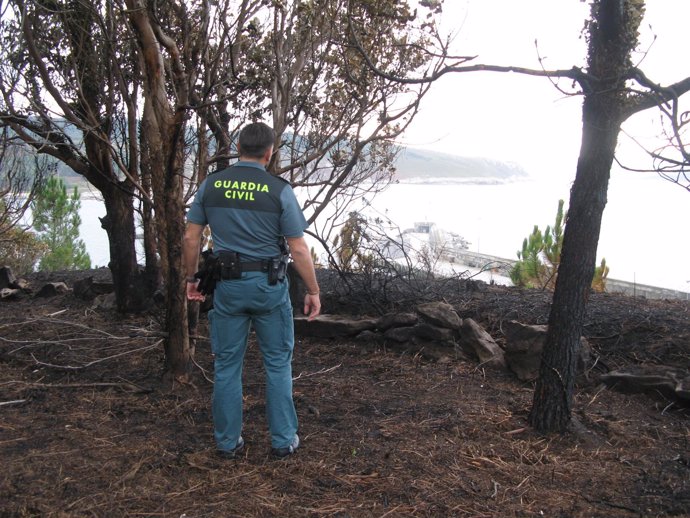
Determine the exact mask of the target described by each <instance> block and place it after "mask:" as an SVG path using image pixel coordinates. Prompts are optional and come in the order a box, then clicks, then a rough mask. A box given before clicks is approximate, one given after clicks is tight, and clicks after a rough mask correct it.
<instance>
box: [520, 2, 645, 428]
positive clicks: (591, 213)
mask: <svg viewBox="0 0 690 518" xmlns="http://www.w3.org/2000/svg"><path fill="white" fill-rule="evenodd" d="M643 11H644V2H642V1H639V0H623V1H621V0H600V1H597V2H593V4H592V19H591V22H590V25H589V51H588V77H589V79H590V80H591V82H587V83H584V84H583V85H582V86H583V87H584V89H585V100H584V104H583V110H582V121H583V126H582V144H581V147H580V156H579V159H578V162H577V173H576V177H575V182H574V183H573V187H572V189H571V193H570V206H569V208H568V217H567V221H566V226H565V232H564V236H563V250H562V252H561V263H560V266H559V269H558V279H557V281H556V287H555V291H554V296H553V303H552V306H551V313H550V315H549V329H548V333H547V337H546V343H545V346H544V351H543V354H542V363H541V368H540V371H539V378H538V380H537V384H536V387H535V392H534V399H533V406H532V410H531V412H530V423H531V424H532V426H533V427H534V428H535V429H537V430H539V431H543V432H563V431H565V430H566V429H567V427H568V425H569V423H570V419H571V412H572V402H573V392H574V386H575V373H576V370H575V369H576V363H577V356H578V352H579V347H580V336H581V334H582V328H583V324H584V318H585V307H586V303H587V296H588V293H589V291H590V287H591V283H592V278H593V276H594V269H595V267H596V255H597V245H598V243H599V232H600V229H601V220H602V216H603V212H604V207H605V206H606V192H607V189H608V183H609V175H610V171H611V164H612V163H613V158H614V153H615V148H616V142H617V140H618V134H619V132H620V126H621V124H622V122H623V117H622V113H623V112H624V109H625V106H626V103H627V92H626V89H625V81H626V78H627V77H628V76H629V72H630V69H631V63H630V55H631V52H632V50H633V49H634V48H635V46H636V45H637V28H638V27H639V23H640V21H641V20H642V13H643Z"/></svg>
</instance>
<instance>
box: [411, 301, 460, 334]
mask: <svg viewBox="0 0 690 518" xmlns="http://www.w3.org/2000/svg"><path fill="white" fill-rule="evenodd" d="M416 309H417V313H419V314H420V315H421V316H422V318H423V319H424V320H425V321H427V322H429V323H430V324H433V325H435V326H439V327H445V328H447V329H459V328H460V326H461V325H462V319H461V318H460V317H459V316H458V314H457V313H456V312H455V310H454V309H453V306H451V305H450V304H446V303H445V302H429V303H427V304H420V305H419V306H417V308H416Z"/></svg>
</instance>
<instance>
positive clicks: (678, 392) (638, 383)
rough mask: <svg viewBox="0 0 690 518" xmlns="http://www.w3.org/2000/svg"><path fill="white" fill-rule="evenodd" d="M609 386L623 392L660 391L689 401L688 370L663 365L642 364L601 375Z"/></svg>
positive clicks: (689, 377)
mask: <svg viewBox="0 0 690 518" xmlns="http://www.w3.org/2000/svg"><path fill="white" fill-rule="evenodd" d="M600 379H601V381H603V382H604V383H606V385H608V386H609V387H612V388H614V389H617V390H620V391H624V392H645V393H646V392H650V393H655V392H660V393H661V394H663V395H665V396H667V397H673V398H676V399H678V400H680V401H683V402H685V403H690V372H688V371H687V370H685V369H680V368H677V367H667V366H665V365H643V366H638V367H631V368H628V369H625V370H618V371H611V372H609V373H608V374H602V375H601V378H600Z"/></svg>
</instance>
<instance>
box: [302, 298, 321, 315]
mask: <svg viewBox="0 0 690 518" xmlns="http://www.w3.org/2000/svg"><path fill="white" fill-rule="evenodd" d="M319 313H321V299H320V298H319V294H318V293H317V294H316V295H309V293H307V294H306V295H305V296H304V314H305V315H307V320H314V318H316V317H317V316H318V314H319Z"/></svg>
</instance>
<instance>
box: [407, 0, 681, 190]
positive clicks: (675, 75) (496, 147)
mask: <svg viewBox="0 0 690 518" xmlns="http://www.w3.org/2000/svg"><path fill="white" fill-rule="evenodd" d="M588 15H589V2H582V1H580V0H521V1H515V0H446V1H445V4H444V10H443V17H442V21H441V23H442V30H443V32H444V33H453V34H455V35H456V36H455V39H454V42H453V47H454V48H453V50H454V51H455V52H456V53H457V54H459V55H474V56H477V59H475V60H474V61H473V63H483V64H494V65H517V66H524V67H529V68H540V64H539V56H541V57H542V59H543V63H544V67H545V68H547V69H563V68H571V67H572V66H574V65H577V66H582V67H584V64H585V57H586V51H587V46H586V41H585V39H584V37H583V35H582V28H583V26H584V22H585V20H586V18H587V17H588ZM689 19H690V2H689V1H688V0H651V1H648V2H647V11H646V15H645V20H644V21H643V24H642V27H641V31H640V32H641V36H640V41H641V46H640V48H642V49H648V52H646V54H645V55H643V54H642V53H640V54H638V55H636V56H635V60H636V61H637V62H639V66H640V68H641V69H642V70H643V71H645V73H646V74H647V76H648V77H650V78H651V79H652V80H654V81H656V82H657V83H660V84H669V83H673V82H676V81H678V80H680V79H682V78H684V77H686V76H690V61H689V60H687V59H686V58H682V57H681V56H682V55H683V54H684V53H685V51H686V49H690V31H688V30H687V26H686V23H687V20H689ZM654 34H656V35H657V38H656V40H655V41H653V40H654V39H653V35H654ZM535 41H536V45H535ZM652 42H653V44H652ZM560 85H561V86H562V87H563V88H564V89H566V90H568V91H570V90H571V88H570V87H571V84H570V81H567V80H561V83H560ZM689 95H690V94H689ZM686 104H687V105H690V102H687V103H686ZM581 107H582V98H581V97H578V96H576V97H568V96H565V95H563V94H562V93H561V92H559V91H558V90H557V89H556V88H555V87H554V86H553V85H552V84H551V82H550V81H549V80H548V79H546V78H537V77H528V76H520V75H518V74H506V73H493V72H479V73H476V72H473V73H464V74H449V75H447V76H445V77H443V78H442V79H441V80H439V81H438V82H437V83H436V84H435V85H434V86H433V87H432V89H431V91H430V93H429V94H428V96H427V98H426V99H425V100H424V101H423V103H422V108H421V112H420V113H419V115H418V116H417V118H416V119H415V120H414V122H413V124H412V126H411V127H410V128H409V130H408V131H407V132H406V134H405V136H404V138H403V141H402V143H403V144H404V145H406V146H411V147H419V148H426V149H433V150H436V151H443V152H448V153H453V154H459V155H468V156H489V157H492V158H497V159H501V160H506V161H513V162H517V163H519V164H520V165H522V166H523V167H524V168H525V169H526V170H527V171H528V172H529V173H530V174H531V175H534V176H541V175H547V176H553V175H557V176H563V177H565V178H571V177H574V171H575V164H576V161H577V155H578V152H579V146H580V136H581V121H582V118H581ZM623 129H624V131H625V132H626V133H629V134H630V135H634V136H635V137H636V138H637V139H642V140H644V141H647V140H645V139H648V138H649V137H651V136H653V135H654V134H656V132H657V129H656V126H655V116H654V112H653V110H649V111H648V113H644V114H638V115H635V116H634V117H632V118H631V119H630V120H629V121H627V122H626V124H625V125H624V126H623ZM618 154H619V156H620V157H623V158H626V157H627V158H629V160H630V161H631V162H634V163H635V164H641V161H642V160H643V159H644V156H643V155H642V154H641V153H640V152H639V147H638V146H637V145H636V144H634V142H633V141H632V140H631V139H630V138H628V137H626V136H625V135H621V136H620V143H619V150H618ZM644 165H648V163H645V164H644Z"/></svg>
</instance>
